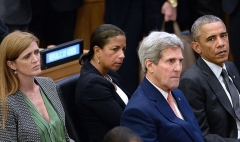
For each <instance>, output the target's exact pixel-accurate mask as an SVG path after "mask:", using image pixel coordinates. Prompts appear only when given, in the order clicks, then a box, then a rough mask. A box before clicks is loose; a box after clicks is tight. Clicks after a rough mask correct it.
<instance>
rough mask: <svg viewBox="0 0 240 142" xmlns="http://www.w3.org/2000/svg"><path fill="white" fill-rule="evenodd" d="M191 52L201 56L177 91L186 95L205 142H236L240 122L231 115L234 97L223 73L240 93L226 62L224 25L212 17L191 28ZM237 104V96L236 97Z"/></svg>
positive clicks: (235, 75)
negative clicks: (225, 82) (223, 71)
mask: <svg viewBox="0 0 240 142" xmlns="http://www.w3.org/2000/svg"><path fill="white" fill-rule="evenodd" d="M191 32H192V36H193V39H194V41H193V42H192V48H193V49H194V50H195V51H196V52H197V53H198V54H199V55H200V57H199V58H198V60H197V62H196V63H195V64H193V65H192V66H191V67H190V68H189V69H188V70H186V72H185V73H184V74H183V76H182V78H181V81H180V85H179V87H178V88H179V89H180V90H182V91H183V93H184V94H185V96H186V98H187V100H188V102H189V104H190V105H191V107H192V109H193V112H194V113H195V116H196V118H197V120H198V123H199V126H200V128H201V131H202V135H203V136H204V139H205V141H207V142H208V141H209V142H212V141H216V142H239V131H240V130H239V129H240V122H239V120H238V119H237V118H236V115H237V114H236V113H234V109H233V106H234V102H235V101H234V100H233V99H231V96H233V95H234V94H232V93H230V91H228V88H227V87H226V85H225V84H224V79H223V77H222V75H221V72H222V70H223V69H225V70H226V71H227V73H228V75H229V77H230V79H231V81H232V82H233V83H234V84H235V88H237V90H239V89H240V82H239V80H240V77H239V73H238V70H237V69H236V67H235V66H234V64H233V63H231V62H228V61H227V60H228V54H229V41H228V33H227V30H226V27H225V25H224V23H223V21H222V20H221V19H220V18H218V17H216V16H213V15H205V16H202V17H200V18H199V19H197V20H196V21H195V22H194V24H193V26H192V28H191ZM235 95H236V96H237V97H238V99H236V102H237V103H238V104H239V93H236V94H235Z"/></svg>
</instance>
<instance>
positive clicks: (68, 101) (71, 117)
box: [56, 74, 88, 142]
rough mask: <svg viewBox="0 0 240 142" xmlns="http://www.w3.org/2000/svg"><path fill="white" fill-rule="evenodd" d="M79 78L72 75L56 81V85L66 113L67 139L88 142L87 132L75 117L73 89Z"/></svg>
mask: <svg viewBox="0 0 240 142" xmlns="http://www.w3.org/2000/svg"><path fill="white" fill-rule="evenodd" d="M79 77H80V74H77V75H73V76H70V77H67V78H65V79H63V80H60V81H57V82H56V84H57V85H58V87H59V97H60V99H61V101H62V104H63V107H64V110H65V113H66V128H67V131H68V134H69V137H70V138H71V139H73V140H75V142H88V136H87V132H86V131H85V128H84V126H83V124H82V123H81V120H80V118H78V116H77V110H76V106H75V88H76V85H77V82H78V78H79Z"/></svg>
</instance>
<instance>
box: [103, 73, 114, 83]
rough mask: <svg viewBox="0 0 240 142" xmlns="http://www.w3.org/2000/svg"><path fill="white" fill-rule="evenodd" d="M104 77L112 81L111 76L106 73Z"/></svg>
mask: <svg viewBox="0 0 240 142" xmlns="http://www.w3.org/2000/svg"><path fill="white" fill-rule="evenodd" d="M103 77H104V78H106V79H107V80H108V81H110V82H112V78H111V77H110V76H109V75H108V74H107V75H106V76H103Z"/></svg>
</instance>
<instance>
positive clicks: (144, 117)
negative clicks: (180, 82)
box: [121, 78, 203, 142]
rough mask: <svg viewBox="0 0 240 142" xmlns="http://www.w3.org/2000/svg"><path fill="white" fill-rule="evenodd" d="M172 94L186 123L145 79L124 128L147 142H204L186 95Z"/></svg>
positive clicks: (126, 113) (125, 114)
mask: <svg viewBox="0 0 240 142" xmlns="http://www.w3.org/2000/svg"><path fill="white" fill-rule="evenodd" d="M171 93H172V95H173V97H174V98H175V100H176V103H177V105H178V108H179V110H180V111H181V113H182V116H183V117H184V120H182V119H180V118H178V117H177V116H176V115H175V114H174V112H173V111H172V109H171V107H170V106H169V104H168V102H167V101H166V99H165V98H164V97H163V95H162V94H161V93H160V92H159V91H158V90H157V88H155V87H154V86H153V85H152V84H151V83H150V82H149V81H148V80H147V79H146V78H144V79H143V81H142V83H141V84H140V85H139V87H138V89H137V90H136V91H135V92H134V94H133V95H132V97H131V99H130V101H129V103H128V104H127V106H126V108H125V110H124V112H123V114H122V117H121V125H122V126H126V127H128V128H130V129H132V130H133V131H134V132H136V133H137V134H138V135H139V136H140V137H141V138H142V139H143V141H144V142H160V141H164V142H203V137H202V134H201V131H200V128H199V126H198V123H197V120H196V118H195V116H194V114H193V112H192V110H191V107H190V106H189V104H188V102H187V100H186V99H185V97H184V95H183V93H182V92H181V91H180V90H179V89H174V90H172V92H171Z"/></svg>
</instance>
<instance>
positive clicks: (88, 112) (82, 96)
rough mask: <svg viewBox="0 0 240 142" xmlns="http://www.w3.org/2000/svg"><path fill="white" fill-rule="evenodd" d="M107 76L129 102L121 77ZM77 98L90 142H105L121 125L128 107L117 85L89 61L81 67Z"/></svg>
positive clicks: (110, 73)
mask: <svg viewBox="0 0 240 142" xmlns="http://www.w3.org/2000/svg"><path fill="white" fill-rule="evenodd" d="M108 74H109V75H110V76H111V77H112V79H113V82H114V83H115V84H116V85H118V86H119V87H120V88H121V89H122V90H123V91H124V92H125V93H126V94H127V96H128V98H130V95H129V94H128V93H127V92H126V91H125V90H124V89H123V88H122V87H121V85H120V82H119V76H118V75H117V74H116V73H115V72H113V71H110V72H109V73H108ZM75 98H76V106H77V110H78V115H79V116H80V118H81V121H82V123H83V124H84V126H85V129H86V130H87V132H88V136H89V139H90V142H92V141H96V142H99V141H101V140H103V138H104V136H105V134H106V133H107V132H108V131H109V130H110V129H112V128H113V127H115V126H119V125H120V117H121V115H122V112H123V110H124V108H125V106H126V105H125V103H124V102H123V101H122V99H121V98H120V97H119V95H118V94H117V93H116V91H115V87H114V85H113V84H112V83H111V82H110V81H108V80H107V79H105V78H104V77H103V76H102V75H101V74H100V72H99V71H98V70H97V69H96V68H95V67H94V66H93V65H92V64H91V63H90V62H89V61H85V63H84V65H83V66H82V69H81V76H80V78H79V80H78V83H77V87H76V93H75Z"/></svg>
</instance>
